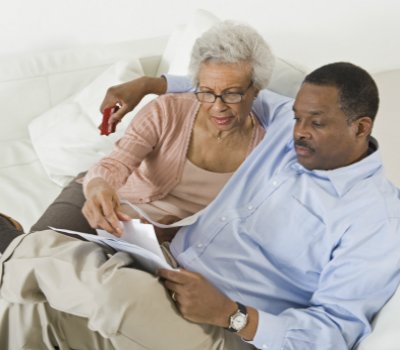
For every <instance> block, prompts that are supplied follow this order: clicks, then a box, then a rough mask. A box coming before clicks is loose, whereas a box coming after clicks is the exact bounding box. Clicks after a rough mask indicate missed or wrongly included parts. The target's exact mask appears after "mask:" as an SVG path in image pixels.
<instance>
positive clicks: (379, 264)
mask: <svg viewBox="0 0 400 350" xmlns="http://www.w3.org/2000/svg"><path fill="white" fill-rule="evenodd" d="M399 225H400V223H399V221H398V220H397V221H396V220H393V221H392V222H390V223H387V222H384V223H376V224H375V225H373V227H372V226H371V227H370V228H369V230H368V231H366V230H365V227H364V228H362V227H352V228H351V229H349V230H348V231H347V232H346V233H345V235H344V237H343V238H342V239H341V242H340V243H339V244H338V247H337V248H336V249H335V251H334V252H333V253H332V257H331V258H330V259H329V261H328V262H327V263H326V265H325V267H324V268H323V270H322V271H321V273H320V277H319V282H318V288H317V289H316V290H315V291H314V292H313V294H312V297H311V298H310V301H309V305H305V306H304V307H292V308H288V309H286V310H284V311H282V312H280V313H278V314H273V313H270V312H266V311H262V310H255V309H254V308H252V307H249V306H247V309H248V310H249V323H248V325H247V326H246V327H245V328H244V329H243V330H242V331H241V332H240V333H238V335H239V336H241V337H242V338H243V339H246V340H248V341H249V342H250V343H251V344H253V345H255V346H256V347H257V348H260V349H263V348H268V349H270V350H289V349H299V350H303V349H304V350H320V349H324V350H325V349H326V350H348V349H351V348H354V347H355V346H356V345H357V344H359V342H360V341H361V340H362V339H363V338H364V337H365V336H366V335H368V334H369V332H370V331H371V327H370V321H371V319H372V318H373V316H374V315H375V314H376V313H377V312H378V311H379V310H380V308H381V307H382V306H383V305H384V304H385V302H386V301H387V300H388V299H389V298H390V297H391V295H392V294H393V293H394V291H395V290H396V288H397V286H398V283H399V279H400V276H399V273H400V272H399V268H398V264H399V263H398V249H399V246H400V237H399V234H398V233H399V232H400V231H399V228H400V226H399ZM377 247H379V248H378V249H377ZM321 263H322V262H321ZM311 273H312V271H310V274H311ZM159 274H160V276H161V277H162V278H163V279H164V280H165V281H166V282H165V286H166V288H167V289H169V290H170V291H171V292H172V291H174V292H175V299H176V303H177V307H178V309H179V311H180V312H181V314H182V316H183V317H185V318H186V319H188V320H190V321H193V322H198V323H208V324H213V325H216V326H220V327H227V325H228V319H229V316H230V315H231V314H232V313H233V312H234V311H235V309H236V307H235V305H234V303H233V301H232V300H231V299H229V298H228V297H227V296H226V295H224V294H223V293H222V292H221V291H219V290H218V289H217V288H215V287H214V286H213V285H212V284H211V283H209V282H207V281H206V279H205V278H204V277H202V276H201V275H200V274H198V273H193V272H189V271H187V270H183V269H182V270H180V271H179V272H176V271H164V270H161V271H160V273H159ZM243 298H244V299H246V296H243ZM247 298H248V297H247ZM246 301H247V303H246ZM243 303H244V304H247V305H249V304H251V300H244V302H243ZM272 309H273V308H272Z"/></svg>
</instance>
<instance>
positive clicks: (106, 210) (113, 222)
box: [100, 197, 123, 236]
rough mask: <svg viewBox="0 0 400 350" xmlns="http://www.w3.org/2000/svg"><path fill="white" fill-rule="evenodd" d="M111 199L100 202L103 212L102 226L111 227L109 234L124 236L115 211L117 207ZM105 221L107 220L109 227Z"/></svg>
mask: <svg viewBox="0 0 400 350" xmlns="http://www.w3.org/2000/svg"><path fill="white" fill-rule="evenodd" d="M109 198H110V197H107V198H103V199H101V201H100V205H101V212H102V221H101V224H102V225H105V226H110V227H111V231H109V232H112V233H115V234H117V236H121V235H122V234H123V230H122V226H121V223H120V222H119V219H118V216H117V214H116V211H115V207H116V205H115V204H114V200H113V198H112V199H111V200H110V199H109ZM117 203H118V202H117ZM103 220H106V221H107V223H108V225H107V224H106V223H104V221H103Z"/></svg>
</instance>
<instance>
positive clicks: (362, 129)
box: [354, 117, 373, 137]
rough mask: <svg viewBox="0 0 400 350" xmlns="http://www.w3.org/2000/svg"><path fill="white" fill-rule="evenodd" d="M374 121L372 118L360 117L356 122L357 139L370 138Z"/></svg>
mask: <svg viewBox="0 0 400 350" xmlns="http://www.w3.org/2000/svg"><path fill="white" fill-rule="evenodd" d="M372 125H373V121H372V119H371V117H359V118H357V119H356V120H355V121H354V127H355V128H356V136H357V137H368V136H369V135H371V132H372Z"/></svg>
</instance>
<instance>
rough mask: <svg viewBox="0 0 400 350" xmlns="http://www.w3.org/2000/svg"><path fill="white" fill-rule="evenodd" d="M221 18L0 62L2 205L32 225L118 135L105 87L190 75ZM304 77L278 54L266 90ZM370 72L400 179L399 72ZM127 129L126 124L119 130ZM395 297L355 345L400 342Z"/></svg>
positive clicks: (392, 174) (391, 348) (380, 126)
mask: <svg viewBox="0 0 400 350" xmlns="http://www.w3.org/2000/svg"><path fill="white" fill-rule="evenodd" d="M216 21H218V18H216V17H215V16H214V15H212V14H210V13H208V12H206V11H198V12H196V13H195V14H194V16H193V18H191V19H190V20H189V21H188V23H189V24H188V25H187V26H180V27H179V28H177V29H176V30H175V31H174V33H173V34H172V35H171V36H170V37H169V38H168V37H162V38H149V39H145V40H139V41H132V42H124V43H117V44H110V45H103V46H94V47H88V48H85V49H70V50H66V51H61V52H60V51H58V52H49V53H43V54H35V55H25V56H19V57H15V58H13V59H10V60H7V61H4V60H3V61H0V106H1V112H2V116H1V121H2V127H1V128H0V147H1V157H0V212H3V213H6V214H8V215H11V216H13V217H15V218H17V219H18V220H20V221H21V223H22V224H23V225H24V227H25V228H26V229H29V228H30V226H31V225H32V224H33V223H34V222H35V220H37V219H38V217H39V215H40V214H41V213H42V212H43V211H44V209H45V208H46V207H47V205H48V204H49V203H50V202H51V201H52V200H53V199H54V197H55V196H56V195H57V194H58V192H59V191H60V189H61V187H60V186H59V185H61V184H65V182H66V181H67V180H68V179H69V178H71V176H73V175H74V174H76V173H77V172H78V171H80V170H84V169H85V168H86V167H87V165H88V164H90V162H91V160H93V161H95V160H96V159H97V157H99V156H100V155H102V154H104V153H106V152H107V151H108V150H110V149H111V147H112V141H114V140H115V138H116V136H112V137H109V138H105V137H103V138H101V137H100V135H99V134H98V131H97V129H96V127H97V123H98V122H99V121H100V119H101V116H100V113H99V112H98V107H97V106H99V105H100V101H101V99H102V96H103V95H104V94H105V92H106V91H105V89H106V87H107V86H108V85H111V84H114V83H118V82H121V81H125V80H127V79H131V78H132V77H134V76H136V75H137V74H141V72H142V71H143V72H145V73H146V74H150V75H151V74H153V75H158V74H160V73H165V72H168V71H169V72H171V73H178V74H179V73H182V74H183V73H185V72H186V68H187V63H188V59H189V57H190V51H189V50H190V48H191V46H192V44H193V42H194V40H195V38H196V36H198V35H200V34H201V33H202V31H204V30H206V29H207V28H208V27H209V26H210V25H212V24H213V23H215V22H216ZM266 40H267V41H268V38H266ZM159 62H161V63H160V65H159ZM304 75H305V70H304V68H302V67H298V66H297V65H295V64H292V63H289V62H288V61H287V60H284V59H281V58H278V59H277V63H276V67H275V70H274V73H273V78H272V81H271V85H270V88H271V89H272V90H274V91H277V92H279V93H283V94H286V95H288V96H294V95H295V93H296V91H297V89H298V87H299V85H300V83H301V81H302V79H303V77H304ZM374 77H375V78H376V81H377V83H378V86H379V88H380V92H381V102H382V103H381V109H380V112H379V115H378V119H377V122H376V127H375V130H374V135H375V136H376V137H377V138H378V140H379V142H380V144H381V150H382V153H383V159H384V162H385V165H386V169H387V174H388V176H389V178H391V179H392V181H393V182H395V184H396V185H397V186H400V166H399V164H398V159H399V157H398V156H397V151H398V149H399V148H400V147H399V146H400V145H399V141H398V139H397V137H396V135H395V133H396V132H397V130H398V129H399V127H400V122H399V118H398V117H397V108H396V107H397V99H396V97H397V96H396V95H397V94H398V93H397V91H398V86H399V85H400V70H398V71H391V72H382V73H377V74H374ZM150 98H151V97H150ZM143 103H144V102H143ZM143 103H142V104H141V105H143ZM129 119H131V117H127V118H126V121H125V122H127V121H129ZM28 126H30V134H29V132H28ZM122 130H123V126H122V127H121V126H120V127H119V132H121V131H122ZM32 142H34V143H35V148H36V151H37V152H36V151H35V148H34V147H33V146H32ZM85 149H86V151H85ZM75 150H76V154H74V152H75ZM57 183H58V184H57ZM399 300H400V294H399V293H397V294H396V296H395V297H394V298H392V300H391V301H390V302H389V303H388V304H387V306H385V308H384V309H383V310H382V312H381V313H380V314H379V315H378V317H377V318H376V320H375V323H374V332H373V333H372V335H371V336H370V337H369V338H367V339H366V340H365V341H364V342H362V344H361V346H360V347H359V350H377V349H379V350H395V349H396V350H398V349H400V333H399V332H398V331H397V329H399V328H400V302H399Z"/></svg>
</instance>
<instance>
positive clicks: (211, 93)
mask: <svg viewBox="0 0 400 350" xmlns="http://www.w3.org/2000/svg"><path fill="white" fill-rule="evenodd" d="M252 86H253V81H250V84H249V86H248V87H247V88H246V90H244V91H243V92H225V93H223V94H221V95H217V94H214V93H213V92H208V91H195V93H194V94H195V95H196V98H197V100H198V101H199V102H201V103H215V101H217V98H220V99H221V101H222V102H223V103H226V104H229V105H230V104H238V103H240V102H242V101H243V97H244V96H245V95H246V94H247V92H248V91H249V90H250V88H251V87H252ZM199 94H208V95H210V96H211V95H212V96H214V100H213V101H202V100H200V98H199ZM226 95H237V96H240V100H239V101H237V102H227V101H225V100H224V96H226Z"/></svg>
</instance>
